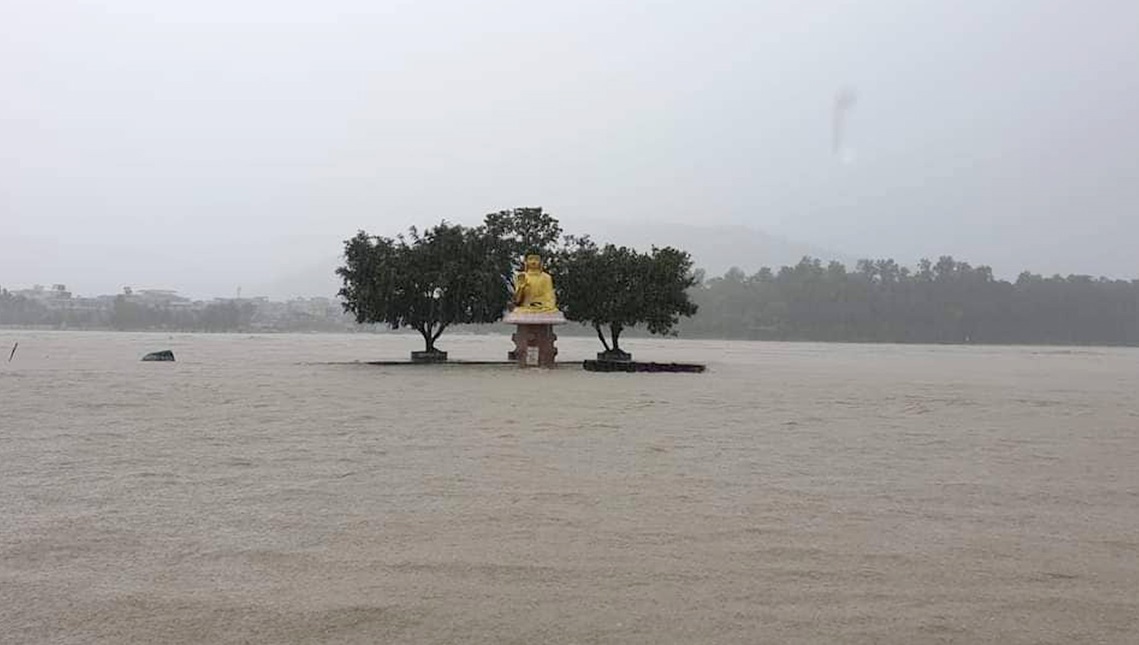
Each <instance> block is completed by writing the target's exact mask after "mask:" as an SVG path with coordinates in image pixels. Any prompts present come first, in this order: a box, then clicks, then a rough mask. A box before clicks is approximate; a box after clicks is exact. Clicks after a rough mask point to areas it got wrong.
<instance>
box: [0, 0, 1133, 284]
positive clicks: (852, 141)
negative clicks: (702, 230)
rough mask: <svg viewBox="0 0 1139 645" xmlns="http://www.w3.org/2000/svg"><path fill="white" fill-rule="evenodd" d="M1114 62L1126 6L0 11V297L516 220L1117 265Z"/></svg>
mask: <svg viewBox="0 0 1139 645" xmlns="http://www.w3.org/2000/svg"><path fill="white" fill-rule="evenodd" d="M1136 42H1139V2H1135V1H1134V0H1116V1H1112V0H1099V1H1097V0H1086V1H1078V0H1070V1H1049V0H1031V1H1030V0H1001V1H1000V2H993V1H992V0H983V1H982V0H959V1H956V2H912V1H909V0H878V1H871V0H863V1H854V0H851V1H847V2H837V1H802V2H798V1H796V2H793V1H790V0H787V1H770V2H722V1H711V0H708V1H705V2H620V3H610V2H602V1H595V0H578V1H576V2H561V3H553V2H534V1H530V2H504V1H497V0H492V1H487V2H481V3H467V2H458V1H441V2H429V1H423V0H420V1H408V2H403V1H399V2H377V1H375V0H368V1H365V0H323V1H322V2H311V1H303V2H302V1H295V0H275V1H273V2H269V1H268V0H224V1H222V0H197V1H195V2H174V1H173V0H104V1H102V2H97V1H91V0H88V1H85V2H80V1H76V0H51V1H44V0H23V1H21V0H0V99H2V100H0V224H2V227H0V241H2V242H0V284H2V285H4V286H15V287H19V286H27V285H30V284H32V283H35V282H42V283H51V282H66V283H67V284H69V286H71V287H72V289H73V290H75V291H78V292H81V293H97V292H117V291H118V290H119V289H120V288H121V287H122V286H123V285H126V284H130V285H134V286H136V287H145V286H153V287H170V288H176V289H179V290H181V291H183V292H186V293H189V294H192V295H197V296H207V295H229V294H232V293H233V292H234V290H235V289H236V287H237V286H239V285H243V286H245V287H246V293H247V294H248V293H249V292H250V289H253V288H255V287H254V286H255V285H262V284H267V283H270V282H272V281H274V280H279V279H280V278H281V277H282V276H288V275H292V274H298V273H303V272H304V271H306V270H308V268H309V267H314V266H320V265H322V264H324V263H326V262H327V259H328V258H329V257H334V256H335V255H336V254H337V253H338V252H339V249H340V241H341V240H343V239H344V238H346V237H349V236H351V235H352V234H353V233H354V232H355V231H356V230H357V229H358V228H365V229H367V230H369V231H372V232H377V233H394V232H396V231H398V230H400V229H403V228H405V227H406V226H408V225H410V224H419V225H423V224H430V223H433V222H436V221H438V220H439V219H440V218H443V217H446V218H448V219H450V220H452V221H459V222H464V223H475V222H476V221H477V220H478V219H480V218H481V215H482V214H483V213H485V212H487V211H491V210H498V209H500V208H509V207H512V206H521V205H542V206H545V207H546V208H547V209H548V210H550V211H551V212H553V213H554V214H555V215H557V216H558V217H559V218H560V219H561V220H562V222H563V224H564V225H565V226H566V228H567V229H570V230H575V231H580V230H581V227H580V226H579V225H575V222H578V223H581V225H582V226H584V223H586V222H597V221H599V220H604V219H610V220H616V221H620V222H621V223H622V225H623V226H627V225H628V224H629V223H630V222H633V223H635V222H645V223H647V224H650V226H647V228H646V231H648V233H646V241H647V242H651V241H652V239H651V230H652V229H651V223H654V222H669V223H678V222H690V223H699V224H701V225H746V226H751V227H755V228H757V229H762V230H766V231H770V232H773V233H776V234H779V235H783V236H786V237H789V238H791V239H794V240H798V241H801V242H803V243H806V244H811V245H814V246H817V247H821V248H832V249H835V250H836V251H839V252H842V253H844V254H846V255H851V256H875V257H878V256H893V257H895V258H896V259H898V260H899V261H901V262H905V263H912V262H913V261H914V260H916V259H917V258H918V257H920V256H922V255H934V256H935V255H938V254H941V253H951V254H954V255H956V256H958V257H959V258H962V259H966V260H969V261H971V262H973V263H987V264H991V265H993V266H994V267H995V268H996V269H997V271H998V273H999V274H1004V275H1008V276H1014V275H1015V273H1016V272H1017V271H1018V270H1020V269H1021V268H1025V267H1027V268H1032V269H1034V270H1038V271H1043V272H1053V271H1058V272H1062V273H1068V272H1082V273H1092V274H1109V275H1118V276H1127V277H1137V276H1139V259H1137V258H1139V254H1137V253H1136V251H1135V248H1136V247H1137V246H1139V243H1137V242H1136V240H1139V223H1137V222H1139V218H1137V215H1139V213H1137V209H1139V67H1137V64H1136V60H1139V46H1136V45H1135V43H1136ZM844 85H853V86H854V87H856V88H857V91H858V103H857V105H856V106H855V107H854V109H853V110H852V111H851V112H850V113H849V115H848V116H849V119H848V132H847V135H848V136H847V141H848V143H849V145H850V146H851V147H852V148H853V149H854V151H855V152H856V155H855V159H856V160H855V161H854V162H853V163H842V162H841V161H840V160H839V159H837V158H836V157H835V156H834V155H832V153H831V149H830V134H831V133H830V119H831V109H832V104H833V100H834V96H835V93H836V91H837V90H838V89H839V88H840V87H842V86H844ZM581 232H589V231H588V230H586V231H581ZM738 263H739V264H742V265H749V264H750V265H752V266H758V265H760V264H763V263H764V262H763V259H762V258H756V259H754V261H752V259H748V258H743V259H741V260H740V261H739V262H738ZM749 268H750V267H749Z"/></svg>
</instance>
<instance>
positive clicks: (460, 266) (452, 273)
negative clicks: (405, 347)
mask: <svg viewBox="0 0 1139 645" xmlns="http://www.w3.org/2000/svg"><path fill="white" fill-rule="evenodd" d="M496 250H497V243H496V240H495V238H494V236H492V235H490V234H489V233H488V232H487V230H486V229H485V227H479V228H475V229H469V228H465V227H463V226H459V225H451V224H448V223H446V222H442V223H440V224H438V225H437V226H435V227H433V228H430V229H427V230H426V231H424V232H423V233H422V234H420V232H419V231H417V230H416V229H414V228H412V229H411V230H410V231H409V233H408V235H407V236H402V235H401V236H398V237H396V238H395V239H392V238H386V237H380V236H372V235H368V234H367V233H365V232H364V231H360V232H359V233H357V235H356V236H355V237H353V238H351V239H349V240H346V241H345V243H344V258H345V264H344V266H342V267H340V268H338V269H337V270H336V273H337V275H339V276H340V277H341V279H342V280H343V285H344V286H343V288H341V289H340V294H339V295H340V296H341V297H342V298H343V299H344V303H343V306H344V309H345V310H346V311H349V312H351V313H353V314H355V316H356V322H358V323H381V324H386V325H388V326H389V327H390V328H392V329H399V328H401V327H410V328H411V329H414V330H416V331H418V332H419V333H420V335H421V336H423V341H424V349H425V351H427V352H435V351H437V350H436V347H435V342H436V341H437V340H438V339H439V336H441V335H442V334H443V332H444V330H446V329H447V328H448V327H450V326H451V325H455V324H462V323H489V322H494V321H496V320H498V319H499V318H501V317H502V313H503V300H504V298H503V288H502V282H501V278H500V276H499V275H498V273H497V271H496V269H497V267H496V265H495V262H494V258H493V255H494V252H495V251H496Z"/></svg>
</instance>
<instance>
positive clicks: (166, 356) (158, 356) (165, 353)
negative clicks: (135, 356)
mask: <svg viewBox="0 0 1139 645" xmlns="http://www.w3.org/2000/svg"><path fill="white" fill-rule="evenodd" d="M142 360H144V361H168V362H169V361H173V360H174V352H172V351H170V350H168V349H164V350H162V351H161V352H151V353H149V354H147V355H146V356H143V357H142Z"/></svg>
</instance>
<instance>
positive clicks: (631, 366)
mask: <svg viewBox="0 0 1139 645" xmlns="http://www.w3.org/2000/svg"><path fill="white" fill-rule="evenodd" d="M581 366H582V367H583V368H585V371H587V372H687V373H693V374H698V373H700V372H703V371H704V369H705V367H704V366H703V365H700V364H698V363H638V362H636V361H590V360H587V361H584V362H583V363H582V365H581Z"/></svg>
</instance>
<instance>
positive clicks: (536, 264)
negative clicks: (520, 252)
mask: <svg viewBox="0 0 1139 645" xmlns="http://www.w3.org/2000/svg"><path fill="white" fill-rule="evenodd" d="M523 266H524V267H525V268H526V272H527V273H537V272H539V271H541V270H542V256H540V255H538V254H537V253H527V254H526V259H525V260H524V262H523Z"/></svg>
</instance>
